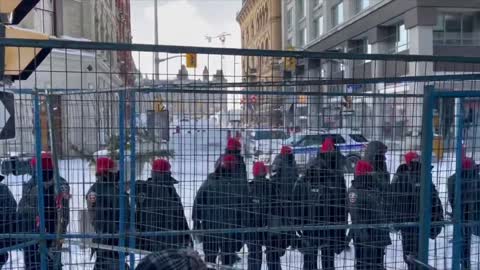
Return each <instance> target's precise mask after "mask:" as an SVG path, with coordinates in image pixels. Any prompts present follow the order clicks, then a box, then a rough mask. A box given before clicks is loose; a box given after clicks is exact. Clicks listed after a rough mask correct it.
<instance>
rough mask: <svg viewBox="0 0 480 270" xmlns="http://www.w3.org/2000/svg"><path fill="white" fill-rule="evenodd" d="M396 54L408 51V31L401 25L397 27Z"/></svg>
mask: <svg viewBox="0 0 480 270" xmlns="http://www.w3.org/2000/svg"><path fill="white" fill-rule="evenodd" d="M396 32H397V33H396V36H397V38H396V44H395V47H396V52H403V51H405V50H408V31H407V29H406V28H405V24H400V25H398V26H397V27H396Z"/></svg>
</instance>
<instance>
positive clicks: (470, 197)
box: [448, 157, 480, 270]
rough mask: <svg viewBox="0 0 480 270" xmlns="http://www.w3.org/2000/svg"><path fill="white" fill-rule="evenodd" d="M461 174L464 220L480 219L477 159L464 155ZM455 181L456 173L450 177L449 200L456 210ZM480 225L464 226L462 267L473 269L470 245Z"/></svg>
mask: <svg viewBox="0 0 480 270" xmlns="http://www.w3.org/2000/svg"><path fill="white" fill-rule="evenodd" d="M460 174H461V181H462V182H461V190H462V196H461V200H462V205H461V207H460V209H461V210H460V211H461V213H462V221H463V222H465V223H472V222H479V221H480V195H479V194H480V176H479V174H478V170H477V168H476V165H475V161H474V160H473V159H471V158H467V157H464V158H463V160H462V171H461V172H460ZM455 182H456V174H453V175H452V176H450V177H449V178H448V201H449V203H450V205H451V207H452V210H453V211H455ZM479 231H480V228H479V227H478V226H472V227H470V226H464V227H462V240H463V241H462V250H461V253H460V254H461V264H462V269H465V270H467V269H471V262H470V248H471V247H470V246H471V243H472V242H471V241H472V234H475V235H477V236H478V235H480V233H479Z"/></svg>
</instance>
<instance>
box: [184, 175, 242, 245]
mask: <svg viewBox="0 0 480 270" xmlns="http://www.w3.org/2000/svg"><path fill="white" fill-rule="evenodd" d="M239 175H240V174H238V173H236V172H233V173H224V172H223V171H222V169H219V170H218V171H217V172H215V173H212V174H209V175H208V177H207V180H206V181H205V182H204V183H203V184H202V185H201V187H200V189H199V190H198V192H197V195H196V197H195V202H194V205H193V210H192V219H193V222H194V228H195V229H204V230H209V229H232V228H241V227H246V226H248V218H247V217H248V211H247V210H248V209H247V207H248V187H247V181H246V180H245V179H242V178H240V177H239ZM235 237H240V234H236V236H235Z"/></svg>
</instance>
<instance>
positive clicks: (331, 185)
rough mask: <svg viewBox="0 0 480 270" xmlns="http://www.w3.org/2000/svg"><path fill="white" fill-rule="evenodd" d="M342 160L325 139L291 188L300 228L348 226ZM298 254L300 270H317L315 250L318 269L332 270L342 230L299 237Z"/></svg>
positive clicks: (310, 232) (340, 247) (341, 242)
mask: <svg viewBox="0 0 480 270" xmlns="http://www.w3.org/2000/svg"><path fill="white" fill-rule="evenodd" d="M343 168H344V157H343V155H342V154H341V153H340V152H339V151H337V149H335V144H334V141H333V139H332V138H327V139H326V140H325V141H324V143H323V144H322V147H321V149H320V152H319V154H318V155H317V157H316V158H315V159H313V160H311V161H310V162H309V165H308V167H307V170H306V172H305V176H304V177H303V179H301V180H299V181H298V182H297V184H296V185H295V188H294V196H295V200H296V201H297V202H300V205H299V206H300V207H299V210H300V211H299V212H297V213H296V215H295V216H296V217H297V219H298V220H299V221H300V222H301V225H319V224H325V225H342V224H347V223H348V216H347V212H346V210H347V209H346V201H345V200H346V185H345V179H344V176H343ZM301 245H302V247H301V251H302V253H303V254H304V264H303V269H305V270H311V269H319V268H320V267H319V266H317V254H318V249H319V248H320V250H321V253H322V254H321V259H322V269H328V270H333V269H335V254H340V253H341V252H342V251H343V250H344V248H345V245H346V235H345V229H328V230H324V229H321V230H308V231H305V232H303V233H302V244H301Z"/></svg>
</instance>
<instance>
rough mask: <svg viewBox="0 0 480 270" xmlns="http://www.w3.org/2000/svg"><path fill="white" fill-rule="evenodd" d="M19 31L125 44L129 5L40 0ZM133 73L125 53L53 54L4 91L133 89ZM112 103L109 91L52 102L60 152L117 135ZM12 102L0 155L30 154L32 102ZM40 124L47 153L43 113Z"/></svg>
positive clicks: (109, 0) (89, 148)
mask: <svg viewBox="0 0 480 270" xmlns="http://www.w3.org/2000/svg"><path fill="white" fill-rule="evenodd" d="M19 27H22V28H26V29H32V30H35V31H38V32H42V33H46V34H48V35H50V36H53V37H56V38H59V39H65V40H80V41H98V42H131V28H130V0H88V1H86V0H84V1H78V0H41V1H40V2H39V3H38V4H37V6H36V7H35V9H34V10H32V11H31V12H30V13H29V14H28V15H27V16H26V17H25V19H24V20H23V21H22V22H21V23H20V25H19ZM134 71H135V65H134V63H133V59H132V56H131V53H130V52H122V53H119V52H115V51H86V50H82V51H80V50H65V49H53V50H52V51H51V53H50V55H49V56H48V57H47V58H46V59H45V60H44V61H43V62H42V63H41V65H40V66H39V67H38V68H37V69H36V71H35V72H34V74H32V76H30V78H29V79H27V80H25V81H16V82H14V83H13V84H12V85H11V86H9V87H11V88H13V89H15V88H16V89H51V88H53V89H65V90H88V91H93V90H99V91H108V90H112V89H119V88H123V87H130V86H133V85H134V78H135V76H134V74H135V72H134ZM79 100H84V101H83V102H78V101H79ZM116 100H118V96H117V95H116V94H115V93H114V92H109V93H106V94H97V95H94V94H90V95H88V96H87V95H84V96H82V97H80V95H63V96H60V95H59V96H58V97H57V98H55V99H54V102H55V107H56V110H55V112H54V116H53V118H54V119H53V120H54V121H53V123H54V128H53V130H55V131H56V133H55V138H56V142H57V143H58V145H57V149H58V150H59V151H60V153H62V154H69V155H73V154H75V153H74V152H72V151H71V150H72V149H74V148H75V149H78V150H81V151H85V152H93V151H97V150H99V149H101V148H102V147H103V146H104V145H105V144H106V143H107V141H108V138H110V137H112V136H113V135H115V133H116V132H118V129H117V130H116V129H115V128H116V127H117V123H118V108H116V106H112V104H114V103H115V102H116ZM16 101H17V102H16V109H15V110H16V115H15V122H16V131H17V132H16V133H17V136H16V138H15V140H12V143H11V144H9V146H8V147H9V149H0V152H2V153H7V152H11V151H17V152H26V153H33V145H34V143H33V135H32V129H33V115H32V109H31V108H32V105H33V104H32V97H31V96H29V95H16ZM42 104H45V103H42ZM43 106H44V105H43ZM41 121H42V141H43V147H44V149H48V148H49V141H48V139H49V138H48V136H47V135H48V125H47V122H48V121H47V114H46V109H45V108H42V113H41ZM79 127H84V128H79Z"/></svg>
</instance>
